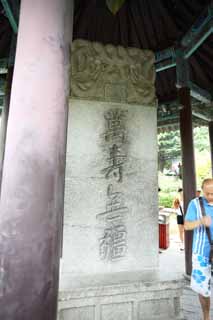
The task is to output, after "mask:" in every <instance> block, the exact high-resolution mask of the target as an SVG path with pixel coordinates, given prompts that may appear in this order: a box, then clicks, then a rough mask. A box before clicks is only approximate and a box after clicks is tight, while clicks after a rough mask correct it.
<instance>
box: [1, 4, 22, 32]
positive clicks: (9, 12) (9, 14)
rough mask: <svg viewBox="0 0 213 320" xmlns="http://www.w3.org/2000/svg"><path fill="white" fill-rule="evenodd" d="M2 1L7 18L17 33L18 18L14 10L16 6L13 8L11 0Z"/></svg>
mask: <svg viewBox="0 0 213 320" xmlns="http://www.w3.org/2000/svg"><path fill="white" fill-rule="evenodd" d="M1 3H2V6H3V8H4V10H5V13H6V15H7V18H8V20H9V22H10V25H11V27H12V29H13V32H14V33H15V34H17V32H18V19H17V17H16V14H15V12H14V8H12V6H11V5H10V4H9V2H8V1H7V0H1ZM15 4H17V1H15ZM15 4H14V5H15Z"/></svg>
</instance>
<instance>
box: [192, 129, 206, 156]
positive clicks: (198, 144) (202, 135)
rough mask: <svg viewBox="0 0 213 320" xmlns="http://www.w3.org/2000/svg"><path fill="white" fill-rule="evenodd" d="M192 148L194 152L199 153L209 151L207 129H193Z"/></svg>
mask: <svg viewBox="0 0 213 320" xmlns="http://www.w3.org/2000/svg"><path fill="white" fill-rule="evenodd" d="M193 132H194V147H195V150H197V151H199V152H201V151H204V150H206V151H208V152H209V151H210V147H209V133H208V127H197V128H194V131H193Z"/></svg>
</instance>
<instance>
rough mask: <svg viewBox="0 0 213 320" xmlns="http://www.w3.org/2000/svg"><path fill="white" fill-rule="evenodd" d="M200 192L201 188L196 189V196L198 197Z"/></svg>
mask: <svg viewBox="0 0 213 320" xmlns="http://www.w3.org/2000/svg"><path fill="white" fill-rule="evenodd" d="M200 194H201V190H199V189H198V190H196V197H198V198H199V197H200Z"/></svg>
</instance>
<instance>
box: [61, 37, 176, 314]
mask: <svg viewBox="0 0 213 320" xmlns="http://www.w3.org/2000/svg"><path fill="white" fill-rule="evenodd" d="M154 81H155V72H154V55H153V53H152V52H151V51H147V50H144V51H141V50H138V49H135V48H126V49H125V48H122V47H113V46H112V45H107V46H103V45H101V44H99V43H90V42H87V41H83V40H76V41H74V42H73V44H72V61H71V92H70V109H69V123H68V136H67V159H66V181H65V215H64V239H63V257H62V263H61V275H60V291H61V295H62V297H63V299H62V300H63V301H66V303H64V302H63V301H61V303H59V310H60V313H59V314H60V319H65V320H66V319H71V318H72V319H80V320H84V319H85V320H93V319H96V320H99V319H105V320H110V319H116V320H120V319H122V320H124V319H133V313H135V312H136V314H138V317H139V316H140V314H141V313H142V311H141V310H143V308H144V303H145V300H146V299H145V297H146V294H145V293H146V291H147V290H148V291H147V296H148V297H149V298H148V299H149V304H146V303H145V305H146V306H147V307H146V313H147V317H150V313H149V310H150V309H152V308H150V307H149V306H151V304H152V301H155V298H156V297H157V298H156V299H157V300H156V301H157V302H156V301H155V302H153V303H155V310H158V306H159V304H158V302H159V301H160V300H159V299H160V295H159V294H158V295H157V296H155V294H154V293H153V289H152V285H156V283H155V281H154V282H153V283H152V281H151V278H152V276H149V277H148V278H149V279H150V283H149V284H148V287H147V288H149V289H146V286H142V287H143V289H141V284H140V285H139V287H137V288H135V290H136V292H137V294H136V295H135V296H134V294H133V295H132V293H131V299H130V300H129V298H127V297H128V290H129V289H128V286H127V287H125V289H123V290H124V291H123V294H122V283H123V281H125V282H128V281H129V282H130V283H131V279H132V278H134V282H135V281H136V283H138V282H137V281H138V276H134V274H135V275H138V274H140V276H139V278H140V279H141V273H143V275H145V273H146V274H147V272H148V274H149V275H152V273H153V272H154V271H156V270H157V268H158V205H157V198H158V185H157V119H156V96H155V88H154ZM145 278H146V277H145ZM148 278H147V279H146V280H148ZM112 279H113V281H112ZM115 279H117V281H118V282H119V284H118V285H119V290H118V292H117V295H116V294H115V291H116V290H117V287H115V288H114V287H111V289H110V290H111V291H110V290H109V291H108V292H111V293H110V294H109V295H108V296H105V295H104V294H103V292H104V290H105V289H104V288H105V286H108V285H110V284H112V283H113V285H115V283H116V280H115ZM136 279H137V280H136ZM143 279H144V278H143ZM94 284H95V288H96V289H94V290H95V294H94V292H93V293H92V291H93V289H91V287H93V286H94ZM75 285H76V286H75ZM81 286H82V287H83V289H81ZM179 286H180V285H179ZM130 287H131V288H132V285H130ZM133 287H134V285H133ZM166 287H168V284H166ZM89 288H90V289H91V290H92V291H91V293H90V289H89ZM76 290H77V291H76ZM99 290H101V293H99ZM114 290H115V291H114ZM131 290H132V289H131ZM178 290H179V287H178ZM133 291H134V290H133ZM142 291H143V292H142ZM113 292H114V293H113ZM131 292H132V291H131ZM178 292H179V291H178ZM90 294H91V295H92V298H91V300H90V298H89V297H90ZM114 294H115V297H116V298H115V299H113V295H114ZM102 298H103V299H104V300H103V303H102V302H101V299H102ZM97 299H98V300H97ZM132 299H133V300H134V301H136V300H137V301H138V302H137V303H136V304H133V300H132ZM135 299H136V300H135ZM175 299H176V294H174V292H173V293H172V294H171V293H170V294H169V295H166V296H165V299H164V300H163V302H162V301H161V304H160V306H161V308H162V310H164V308H166V307H167V305H168V303H169V305H170V309H169V313H170V315H171V314H172V315H174V314H175V312H176V311H174V310H173V309H174V308H173V306H174V301H176V300H175ZM77 301H78V302H77ZM97 301H98V302H97ZM76 302H77V304H76ZM97 303H98V305H99V306H98V308H97V306H96V304H97ZM159 303H160V302H159ZM175 305H177V303H176V302H175ZM64 307H65V309H66V310H64V309H63V308H64ZM135 308H138V309H137V310H138V311H134V312H133V309H134V310H135ZM176 309H177V308H176ZM176 309H175V310H176ZM97 310H99V311H97ZM163 312H164V313H163V316H164V319H167V318H166V316H165V312H166V311H165V310H164V311H163ZM176 313H177V312H176ZM113 314H114V316H113ZM147 317H145V318H143V319H148V318H147ZM134 319H138V318H136V317H135V315H134ZM140 319H142V318H140ZM149 319H155V318H154V317H153V318H152V317H150V318H149ZM156 319H157V318H156ZM158 319H159V318H158Z"/></svg>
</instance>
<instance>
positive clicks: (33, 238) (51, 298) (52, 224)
mask: <svg viewBox="0 0 213 320" xmlns="http://www.w3.org/2000/svg"><path fill="white" fill-rule="evenodd" d="M72 4H73V1H71V0H45V1H43V0H36V1H34V0H22V1H21V10H20V20H19V32H18V41H17V51H16V60H15V68H14V76H13V84H12V92H11V101H10V114H9V120H8V127H7V138H6V148H5V158H4V167H3V176H2V190H1V202H0V212H1V214H0V244H1V245H0V283H1V286H0V319H5V320H6V319H11V320H29V319H30V320H55V319H56V315H57V293H58V275H59V256H60V235H61V230H60V229H61V216H62V212H63V186H64V167H65V144H66V143H65V142H66V125H67V110H68V93H69V90H68V89H69V88H68V83H69V81H68V69H69V60H70V59H69V45H70V43H69V41H70V39H71V35H70V33H71V30H72V29H71V24H72V19H71V13H72V8H71V5H72ZM65 28H67V30H65Z"/></svg>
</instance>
